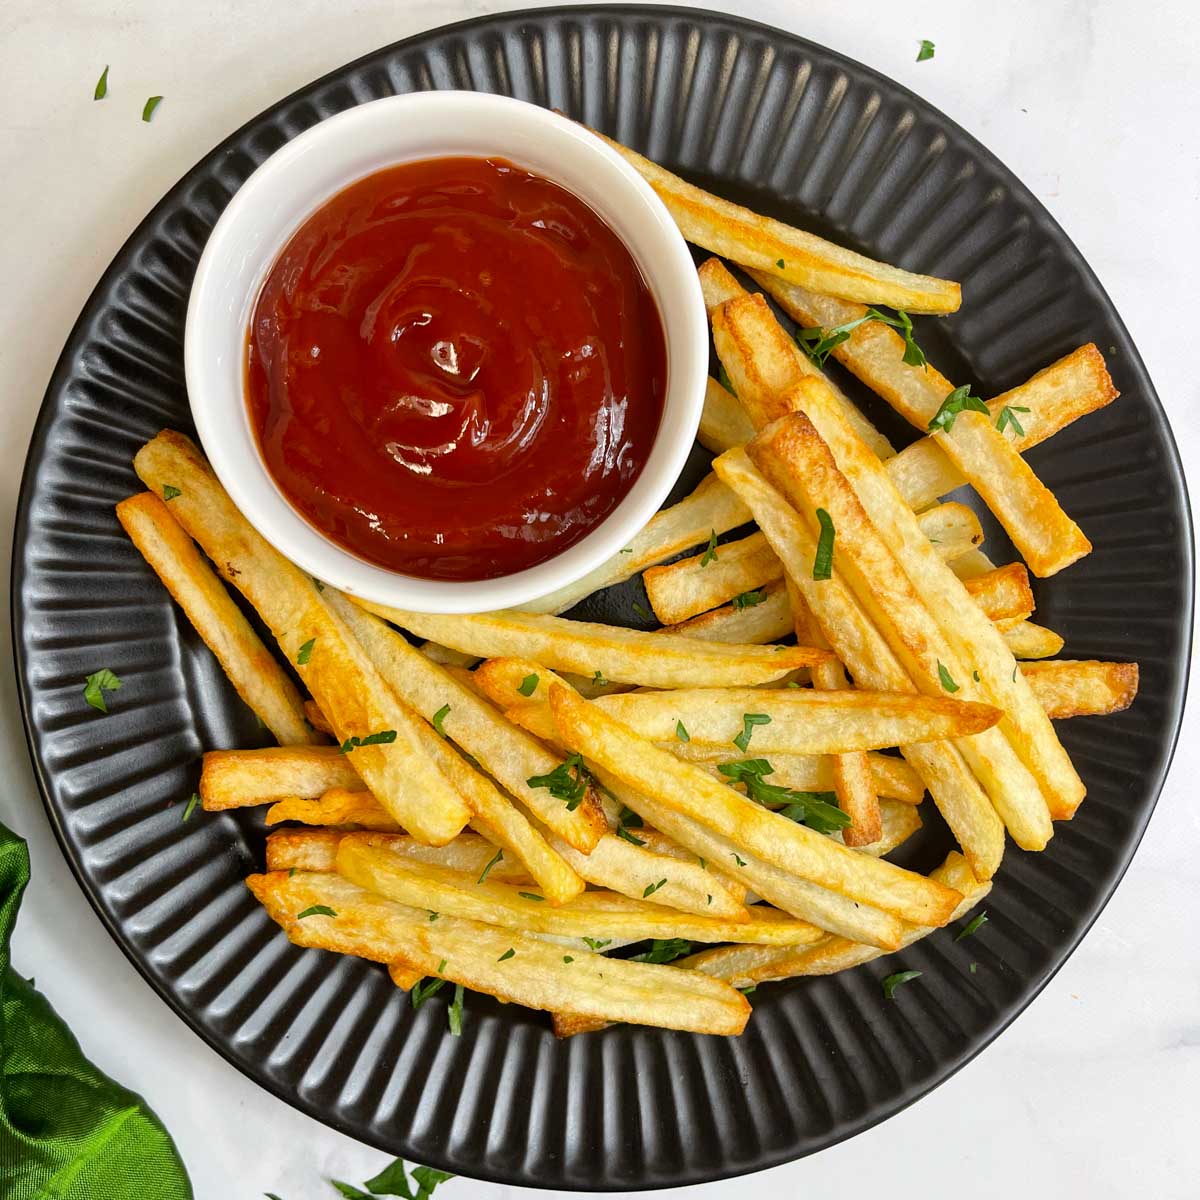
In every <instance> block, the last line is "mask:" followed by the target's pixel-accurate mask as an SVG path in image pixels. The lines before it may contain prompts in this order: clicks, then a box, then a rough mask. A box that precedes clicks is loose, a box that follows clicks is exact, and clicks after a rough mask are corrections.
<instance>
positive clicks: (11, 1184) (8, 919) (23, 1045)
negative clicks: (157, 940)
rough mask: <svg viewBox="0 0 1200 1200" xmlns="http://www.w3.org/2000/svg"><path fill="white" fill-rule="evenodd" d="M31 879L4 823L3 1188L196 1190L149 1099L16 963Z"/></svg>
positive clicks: (187, 1194)
mask: <svg viewBox="0 0 1200 1200" xmlns="http://www.w3.org/2000/svg"><path fill="white" fill-rule="evenodd" d="M28 882H29V851H28V849H27V848H26V846H25V842H24V840H23V839H21V838H19V837H17V835H16V834H15V833H12V832H11V831H10V830H8V829H6V828H5V827H4V826H3V825H0V1196H3V1197H5V1200H134V1198H135V1197H136V1198H137V1200H191V1197H192V1185H191V1184H190V1183H189V1181H188V1177H187V1172H186V1171H185V1170H184V1167H183V1163H182V1161H181V1160H180V1158H179V1153H178V1151H177V1150H176V1149H175V1144H174V1142H172V1141H171V1138H170V1136H169V1135H168V1134H167V1131H166V1130H165V1129H164V1128H163V1127H162V1125H161V1124H160V1123H159V1120H158V1118H157V1117H156V1116H155V1115H154V1113H153V1112H151V1110H150V1108H149V1107H148V1106H147V1104H146V1102H145V1101H144V1100H143V1099H142V1098H141V1097H140V1096H137V1095H135V1094H134V1093H133V1092H129V1091H126V1090H125V1088H123V1087H121V1086H120V1084H117V1083H114V1082H113V1081H112V1080H111V1079H109V1078H108V1076H107V1075H104V1074H102V1073H101V1072H100V1071H98V1070H97V1069H96V1068H95V1067H94V1066H93V1065H92V1064H91V1063H90V1062H88V1060H87V1059H86V1058H85V1057H84V1055H83V1051H82V1050H81V1049H80V1048H79V1043H78V1042H77V1041H76V1040H75V1038H74V1037H73V1036H72V1035H71V1031H70V1030H69V1029H68V1028H67V1027H66V1026H65V1025H64V1024H63V1023H62V1021H61V1020H60V1019H59V1017H58V1014H57V1013H55V1011H54V1009H53V1008H51V1007H50V1005H49V1003H48V1002H47V1001H46V999H45V998H44V997H43V996H42V995H41V993H40V992H38V991H37V990H36V989H35V988H34V987H33V985H32V983H28V982H26V981H25V980H24V979H22V978H21V976H20V975H18V974H17V973H16V972H15V971H14V970H13V969H12V965H11V963H10V961H9V960H10V940H11V938H12V931H13V926H14V925H15V924H16V920H17V909H18V908H19V907H20V904H21V893H22V892H23V891H24V890H25V885H26V884H27V883H28Z"/></svg>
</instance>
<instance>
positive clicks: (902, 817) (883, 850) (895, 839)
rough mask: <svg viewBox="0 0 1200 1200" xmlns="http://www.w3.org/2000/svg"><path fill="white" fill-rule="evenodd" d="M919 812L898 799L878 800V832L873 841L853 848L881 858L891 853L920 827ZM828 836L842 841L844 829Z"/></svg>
mask: <svg viewBox="0 0 1200 1200" xmlns="http://www.w3.org/2000/svg"><path fill="white" fill-rule="evenodd" d="M921 825H922V821H921V814H920V812H919V810H918V809H917V808H916V807H914V806H913V805H911V804H904V803H902V802H901V801H899V800H884V799H880V800H879V834H878V836H877V837H876V838H875V840H874V841H873V842H863V843H862V844H861V845H856V846H855V847H854V849H855V850H857V851H858V853H859V854H870V855H872V856H873V857H875V858H881V857H883V855H885V854H891V852H892V851H893V850H895V849H896V847H897V846H902V845H903V844H904V843H905V842H906V841H908V839H909V838H910V837H912V835H913V834H914V833H916V832H917V830H918V829H920V828H921ZM829 836H830V837H832V838H834V839H837V838H839V837H840V838H841V839H842V842H843V843H844V844H846V845H849V843H848V842H846V838H845V830H842V831H840V832H838V833H831V834H830V835H829Z"/></svg>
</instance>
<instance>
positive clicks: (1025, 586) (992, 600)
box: [962, 563, 1035, 621]
mask: <svg viewBox="0 0 1200 1200" xmlns="http://www.w3.org/2000/svg"><path fill="white" fill-rule="evenodd" d="M962 582H963V587H964V588H966V590H967V595H968V596H970V597H971V599H972V600H974V601H975V603H976V604H977V605H979V608H980V611H981V612H982V613H983V614H984V616H986V617H987V618H988V619H989V620H992V621H1002V620H1006V619H1010V618H1012V617H1022V618H1024V617H1027V616H1029V614H1030V613H1031V612H1033V610H1034V608H1035V604H1034V600H1033V589H1032V588H1031V587H1030V586H1029V572H1028V571H1027V570H1026V569H1025V568H1024V566H1023V565H1022V564H1021V563H1009V564H1008V566H1006V567H996V568H995V569H994V570H992V571H989V572H987V574H986V575H975V576H973V577H972V578H970V579H964V580H963V581H962Z"/></svg>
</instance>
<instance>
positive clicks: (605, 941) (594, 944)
mask: <svg viewBox="0 0 1200 1200" xmlns="http://www.w3.org/2000/svg"><path fill="white" fill-rule="evenodd" d="M583 941H584V944H585V945H586V946H587V948H588V949H589V950H603V949H604V947H605V946H611V945H612V938H590V937H585V938H584V939H583Z"/></svg>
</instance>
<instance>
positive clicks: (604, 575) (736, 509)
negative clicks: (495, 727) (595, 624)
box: [471, 475, 750, 675]
mask: <svg viewBox="0 0 1200 1200" xmlns="http://www.w3.org/2000/svg"><path fill="white" fill-rule="evenodd" d="M749 519H750V514H749V513H748V512H747V511H746V508H745V506H744V505H743V504H742V502H741V501H740V500H739V499H738V498H737V497H736V496H735V495H734V494H733V493H732V492H731V491H729V489H728V488H726V487H723V486H722V485H721V483H720V482H719V481H718V480H716V479H714V478H713V476H711V475H708V476H706V477H705V478H704V479H702V480H701V481H700V483H699V485H698V486H697V487H696V490H695V491H694V492H692V494H691V495H690V496H685V497H684V498H683V499H682V500H680V501H679V503H678V504H673V505H671V507H670V508H664V509H662V510H661V511H660V512H657V513H655V514H654V516H653V517H651V518H650V520H649V521H648V522H647V523H646V527H645V528H644V529H643V530H642V531H641V533H639V534H637V535H636V536H635V537H634V538H633V540H632V541H631V542H630V543H629V545H628V546H625V547H623V548H622V549H621V550H619V551H617V553H616V554H614V555H613V556H612V558H610V559H609V560H608V561H607V562H605V563H601V565H600V566H599V567H597V568H596V569H595V570H593V571H591V572H589V573H588V574H587V575H585V576H584V577H583V578H582V579H580V580H577V581H576V582H575V583H571V584H568V585H567V586H566V587H564V588H560V589H559V590H558V591H556V592H551V593H550V594H549V595H548V596H542V597H540V598H539V599H537V600H532V601H530V602H529V603H528V604H527V605H525V611H526V612H539V613H561V612H566V610H567V609H568V608H571V607H572V606H573V605H575V604H578V603H579V601H580V600H582V599H584V597H586V596H590V595H591V594H592V593H593V592H597V591H599V590H600V589H601V588H606V587H611V586H612V585H613V584H616V583H623V582H624V581H625V580H626V579H632V578H633V577H634V576H635V575H637V574H638V573H639V572H640V571H642V570H644V569H645V568H646V567H651V566H653V565H654V564H655V563H660V562H662V561H663V559H665V558H671V557H672V556H674V555H676V554H679V553H680V552H681V551H684V550H688V549H690V548H691V547H692V546H698V545H700V543H701V542H706V541H708V538H709V535H710V534H712V533H718V534H720V533H726V532H727V531H728V530H730V529H736V528H737V527H738V526H739V525H744V524H745V523H746V522H747V521H748V520H749ZM471 661H472V662H473V661H474V660H473V659H472V660H471ZM588 674H589V675H590V674H591V672H588Z"/></svg>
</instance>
